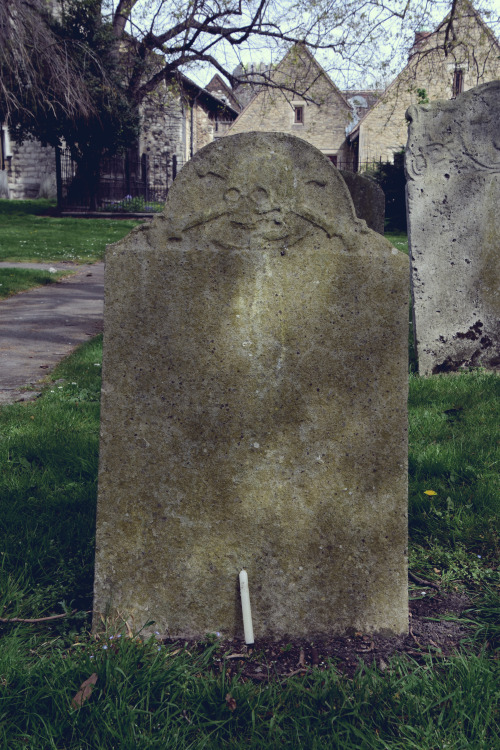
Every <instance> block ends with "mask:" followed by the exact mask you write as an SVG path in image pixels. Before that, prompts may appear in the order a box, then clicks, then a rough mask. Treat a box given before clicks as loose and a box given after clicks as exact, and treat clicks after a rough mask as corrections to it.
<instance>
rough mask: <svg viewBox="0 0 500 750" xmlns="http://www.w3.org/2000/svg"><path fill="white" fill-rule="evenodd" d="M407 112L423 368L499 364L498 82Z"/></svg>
mask: <svg viewBox="0 0 500 750" xmlns="http://www.w3.org/2000/svg"><path fill="white" fill-rule="evenodd" d="M406 116H407V119H408V120H409V121H410V126H409V133H408V145H407V150H406V173H407V202H408V237H409V247H410V255H411V275H412V295H413V314H414V323H415V325H414V330H415V344H416V351H417V356H418V369H419V372H420V374H421V375H430V374H436V373H440V372H453V371H456V370H460V369H461V368H464V367H470V366H483V367H486V368H488V369H493V370H494V369H499V368H500V231H499V219H500V216H499V211H500V81H493V82H492V83H486V84H484V85H483V86H478V87H477V88H475V89H471V90H470V91H467V92H466V93H464V94H461V95H460V96H458V97H457V98H456V99H453V100H451V101H439V102H433V103H432V104H427V105H422V106H419V107H411V108H410V109H409V110H408V112H407V115H406Z"/></svg>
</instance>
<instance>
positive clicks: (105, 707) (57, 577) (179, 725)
mask: <svg viewBox="0 0 500 750" xmlns="http://www.w3.org/2000/svg"><path fill="white" fill-rule="evenodd" d="M399 241H401V242H402V241H404V238H403V239H400V240H399ZM101 359H102V343H101V339H100V337H98V338H96V339H93V340H92V341H89V342H88V343H87V344H85V345H84V346H82V347H81V348H79V349H78V350H77V351H76V352H75V353H74V354H73V355H71V356H70V357H69V358H67V359H66V360H64V361H63V362H62V363H61V364H60V365H59V367H58V368H57V369H56V370H55V371H54V373H53V374H52V375H51V377H50V379H49V381H48V383H47V386H46V387H45V388H44V390H43V395H42V396H41V397H40V398H39V399H37V400H36V401H29V402H25V403H20V404H19V403H18V404H13V405H10V406H4V407H1V408H0V467H1V472H0V519H1V521H0V523H1V525H2V526H1V528H2V538H3V545H2V549H1V556H0V617H1V618H6V619H8V618H14V617H17V618H41V617H47V616H50V615H57V614H60V613H62V614H64V613H67V614H68V616H67V617H65V618H63V619H59V620H53V621H45V622H41V623H33V624H29V623H16V622H10V623H3V624H0V628H1V629H2V639H1V645H0V747H2V748H6V749H7V748H8V750H21V749H23V750H25V748H28V749H29V750H49V749H50V750H54V749H57V750H63V749H64V750H80V749H82V750H83V749H85V750H108V749H109V750H111V748H117V749H119V750H143V749H144V750H146V748H148V749H150V748H154V749H155V750H156V749H157V750H163V748H173V749H175V750H177V749H178V748H179V749H183V748H186V749H187V748H210V749H213V750H216V749H217V750H218V749H219V748H262V747H264V748H278V747H283V748H307V749H309V748H312V749H317V750H320V748H339V749H340V748H341V749H342V750H364V749H366V750H372V749H373V750H379V748H380V750H385V749H386V748H391V749H394V750H407V749H409V748H411V749H412V750H443V749H444V748H450V749H453V750H465V749H466V748H467V749H468V750H469V749H471V748H473V749H474V750H496V748H499V747H500V689H499V677H500V674H499V673H500V658H499V657H500V590H499V585H500V579H499V575H498V570H499V558H500V538H499V528H500V524H499V521H500V482H499V474H498V466H499V465H500V419H499V417H500V378H499V377H498V376H496V375H494V374H489V373H486V372H484V371H482V370H479V369H477V370H473V371H470V372H465V373H462V374H459V375H449V376H446V375H440V376H434V377H432V378H420V377H418V376H416V375H414V374H410V376H409V386H410V396H409V443H410V450H409V517H410V567H411V570H412V571H413V572H414V573H416V574H418V576H420V577H422V578H425V579H427V580H429V581H431V582H433V583H435V582H439V584H440V585H441V588H442V590H443V591H444V592H451V593H456V594H462V595H467V596H468V597H469V600H470V603H469V604H468V605H467V611H466V612H465V613H464V615H463V616H462V621H463V622H464V623H467V624H468V625H469V628H470V629H469V636H468V637H469V642H465V643H464V644H463V646H462V648H461V650H460V651H459V652H457V653H456V654H454V655H451V656H444V655H443V654H442V653H440V651H439V649H434V648H420V649H418V648H417V646H415V648H416V649H417V650H418V651H419V655H418V656H415V657H414V658H413V657H411V656H404V657H403V656H399V657H396V658H394V659H393V660H391V661H390V663H388V664H387V665H386V668H385V669H383V670H382V669H381V668H380V667H379V665H378V664H377V663H373V664H370V663H368V664H367V665H366V666H363V665H361V664H360V666H359V668H358V670H357V671H356V673H355V674H354V675H350V676H349V675H346V674H342V673H341V671H340V670H339V668H338V665H336V664H335V663H326V664H324V665H323V666H321V667H318V668H315V669H310V670H309V671H308V672H307V674H305V676H300V675H296V676H293V677H291V678H286V679H283V678H282V677H279V678H276V677H274V676H273V667H272V664H271V665H270V666H269V671H270V674H271V679H270V680H267V676H266V679H264V680H263V681H256V680H252V679H250V680H249V679H246V678H245V677H243V676H242V675H241V673H240V670H239V669H238V666H237V662H235V661H233V662H231V661H230V660H227V659H225V658H224V656H225V654H224V651H221V644H220V642H219V641H217V639H215V638H213V637H207V640H206V641H205V642H203V643H200V644H197V645H195V646H191V645H189V646H186V645H185V644H184V643H183V642H182V641H181V642H178V643H176V644H167V645H161V644H159V643H158V642H157V641H156V640H149V641H146V642H143V641H141V639H140V638H137V637H135V635H136V634H134V633H130V632H129V631H127V630H126V629H123V631H122V632H115V633H112V632H104V631H103V632H102V633H100V634H98V635H92V634H91V633H90V617H89V610H90V608H91V606H92V585H93V560H94V528H95V511H96V496H97V462H98V442H99V397H100V384H101ZM429 493H431V494H429ZM422 590H424V591H426V594H425V595H424V594H423V593H422ZM410 592H411V597H412V598H413V599H417V598H419V597H422V596H430V595H431V594H432V593H433V591H432V590H431V589H429V588H428V589H425V588H424V589H422V586H421V585H418V586H417V585H411V586H410ZM131 636H132V637H131ZM226 655H227V654H226ZM252 658H253V657H252ZM91 677H92V680H93V681H95V687H94V690H93V692H92V694H91V695H90V697H86V696H83V694H82V693H80V697H79V698H78V699H77V701H76V705H75V703H74V699H75V696H77V695H78V694H79V688H80V686H81V685H82V683H84V682H85V681H86V680H87V679H88V678H91ZM78 703H81V706H80V707H79V706H78Z"/></svg>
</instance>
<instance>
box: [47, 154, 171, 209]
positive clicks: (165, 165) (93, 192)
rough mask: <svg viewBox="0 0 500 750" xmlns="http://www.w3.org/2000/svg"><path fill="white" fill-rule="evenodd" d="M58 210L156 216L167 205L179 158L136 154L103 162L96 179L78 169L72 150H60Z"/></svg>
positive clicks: (114, 157) (105, 159) (168, 155)
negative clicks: (154, 214) (150, 214)
mask: <svg viewBox="0 0 500 750" xmlns="http://www.w3.org/2000/svg"><path fill="white" fill-rule="evenodd" d="M59 157H60V158H59V159H58V162H59V163H58V165H57V171H58V172H59V185H60V187H59V191H58V192H59V207H60V208H64V209H82V210H89V209H91V210H97V211H111V212H118V213H119V212H127V211H129V212H133V213H137V212H139V213H142V212H144V213H155V212H157V211H161V210H162V209H163V206H164V204H165V201H166V199H167V194H168V188H169V185H170V184H171V183H172V180H173V179H174V178H175V176H176V173H177V157H176V156H175V155H170V154H168V153H167V154H165V155H164V156H161V157H158V156H155V157H151V156H150V155H149V154H146V153H144V154H142V155H141V156H140V157H139V156H138V155H137V154H134V153H127V154H124V155H121V156H113V157H107V158H103V159H101V162H100V165H99V172H98V175H97V176H96V177H95V179H92V178H90V179H89V176H88V175H86V174H85V173H84V171H83V170H82V169H81V168H79V167H78V165H77V164H76V162H75V161H73V159H72V157H71V153H70V152H69V150H61V151H60V154H59Z"/></svg>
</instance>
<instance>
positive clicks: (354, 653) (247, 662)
mask: <svg viewBox="0 0 500 750" xmlns="http://www.w3.org/2000/svg"><path fill="white" fill-rule="evenodd" d="M470 606H471V602H470V600H469V599H468V598H467V597H466V596H464V595H461V594H444V593H441V592H434V591H432V592H431V593H427V592H426V595H425V596H423V597H422V598H421V599H415V600H413V601H412V600H410V620H409V621H410V626H409V633H408V635H402V636H394V637H384V636H380V635H366V634H363V633H357V632H354V631H353V632H352V633H350V634H346V635H344V636H332V637H330V638H328V637H324V636H321V637H314V638H312V637H311V638H293V637H288V638H287V637H284V638H282V639H281V640H279V641H275V640H270V639H259V640H257V641H256V642H255V644H254V647H253V648H247V646H246V645H245V642H244V640H243V639H241V638H232V639H227V640H221V641H220V644H219V648H218V649H217V650H216V651H215V652H214V656H213V662H212V669H213V670H214V671H215V672H217V671H220V672H222V671H223V670H225V673H226V676H230V675H231V673H232V674H239V675H240V676H241V677H242V678H243V679H251V680H254V681H258V682H267V681H269V680H273V679H287V678H290V677H293V676H295V675H299V676H300V675H305V674H307V673H308V672H309V671H310V670H312V669H318V670H323V669H327V668H331V667H332V666H334V667H335V668H336V669H337V670H338V672H340V673H343V674H345V675H347V676H348V677H352V676H353V675H354V673H355V672H356V670H357V668H358V666H359V664H360V662H364V663H365V664H369V665H373V663H375V664H376V665H377V667H378V668H379V669H380V670H381V671H382V672H383V671H385V670H386V669H387V668H388V666H389V661H390V659H391V658H392V657H394V656H398V655H399V656H402V655H407V656H409V657H411V658H412V659H415V660H416V661H418V662H423V660H424V657H425V656H426V655H427V654H429V653H432V655H433V658H436V659H441V658H443V657H448V656H451V655H453V653H457V652H458V651H459V650H460V648H461V646H464V647H465V646H466V645H467V647H468V648H469V649H470V644H468V643H467V644H466V643H465V642H466V641H467V640H468V639H469V638H471V636H472V630H471V629H470V628H469V627H467V625H466V623H464V622H460V620H459V618H460V615H461V614H462V613H463V611H464V610H465V609H467V608H468V607H470ZM446 615H450V616H452V617H454V618H456V619H450V620H447V619H443V617H445V616H446ZM163 643H165V644H174V643H176V644H178V645H179V646H180V645H181V643H180V642H179V641H178V640H175V639H163ZM182 645H183V646H184V647H185V648H187V650H188V651H189V652H190V653H193V651H196V650H202V649H203V648H205V645H206V644H205V645H203V644H199V643H198V644H197V643H192V644H190V643H189V642H183V643H182Z"/></svg>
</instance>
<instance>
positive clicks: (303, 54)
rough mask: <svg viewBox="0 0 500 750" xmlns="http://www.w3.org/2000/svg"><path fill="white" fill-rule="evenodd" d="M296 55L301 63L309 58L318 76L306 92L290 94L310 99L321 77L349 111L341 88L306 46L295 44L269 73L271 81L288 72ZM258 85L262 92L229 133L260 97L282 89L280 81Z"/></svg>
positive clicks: (258, 93)
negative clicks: (309, 94)
mask: <svg viewBox="0 0 500 750" xmlns="http://www.w3.org/2000/svg"><path fill="white" fill-rule="evenodd" d="M296 54H298V56H299V58H300V61H301V62H303V61H304V58H307V61H308V62H309V64H310V65H311V66H312V68H315V69H316V70H317V76H316V78H315V79H314V80H313V82H312V84H311V83H310V82H309V84H308V86H307V89H306V90H304V91H296V92H295V94H292V92H290V93H291V95H295V96H300V97H301V98H304V99H307V98H308V94H307V91H308V90H310V89H311V88H312V86H314V83H315V82H316V81H317V80H318V78H319V77H320V76H321V77H322V78H323V79H324V80H325V81H326V82H327V83H328V85H329V86H330V88H331V89H332V91H333V92H334V94H335V95H336V96H337V97H338V98H339V99H340V100H341V102H342V103H343V105H344V106H345V108H346V109H347V110H348V109H349V104H348V103H347V101H346V99H345V97H344V96H343V94H342V92H341V91H340V89H339V88H337V86H336V85H335V84H334V82H333V81H332V79H331V78H330V76H329V75H328V73H327V72H326V70H325V69H324V68H323V67H322V66H321V65H320V64H319V62H318V61H317V60H316V58H315V57H314V55H313V54H312V53H311V51H310V50H309V49H308V48H307V47H306V45H304V44H294V45H293V46H292V47H291V48H290V49H289V50H288V52H287V53H286V55H285V56H284V57H283V58H282V59H281V61H280V62H279V63H278V64H277V66H276V67H275V68H274V69H273V70H270V71H267V72H268V73H269V78H270V80H271V81H273V79H274V80H276V78H277V77H278V76H279V74H280V73H282V72H284V71H285V70H286V68H287V66H288V64H289V58H290V57H292V55H296ZM292 67H293V66H292ZM310 69H311V68H310ZM253 82H254V83H255V81H253ZM304 82H305V81H304ZM257 85H260V86H262V88H261V90H260V91H258V92H257V93H256V94H255V96H254V97H253V98H252V99H251V100H250V101H249V102H248V104H247V105H246V106H245V107H244V108H243V110H242V111H241V112H240V114H239V115H238V117H237V118H236V120H235V121H234V123H232V125H231V127H230V128H229V131H228V132H229V133H230V132H231V128H232V127H233V125H235V124H236V123H237V122H238V120H239V119H240V117H242V116H243V114H246V113H247V111H248V109H249V108H250V107H252V106H254V104H255V103H256V102H257V100H258V99H259V98H260V97H262V96H264V95H265V93H266V91H269V90H271V91H272V90H279V88H280V86H279V81H278V82H276V85H275V87H268V86H266V85H265V83H263V84H257ZM310 98H311V100H312V101H313V102H314V98H313V97H312V96H311V97H310Z"/></svg>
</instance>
